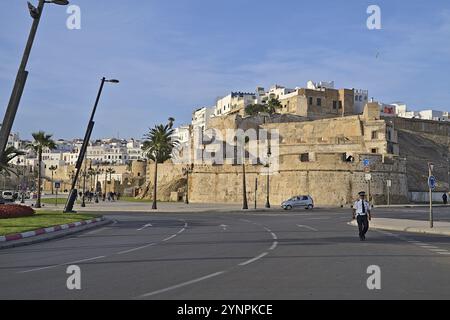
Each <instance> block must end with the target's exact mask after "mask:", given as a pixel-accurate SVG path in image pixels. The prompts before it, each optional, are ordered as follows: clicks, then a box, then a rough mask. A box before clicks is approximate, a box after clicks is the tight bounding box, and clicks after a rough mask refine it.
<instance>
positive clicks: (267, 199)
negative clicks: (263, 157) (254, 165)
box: [266, 147, 272, 208]
mask: <svg viewBox="0 0 450 320" xmlns="http://www.w3.org/2000/svg"><path fill="white" fill-rule="evenodd" d="M271 156H272V152H271V151H270V147H269V149H268V150H267V197H266V208H270V201H269V194H270V185H269V182H270V157H271Z"/></svg>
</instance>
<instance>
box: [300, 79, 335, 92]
mask: <svg viewBox="0 0 450 320" xmlns="http://www.w3.org/2000/svg"><path fill="white" fill-rule="evenodd" d="M306 89H311V90H319V89H334V81H320V82H314V81H311V80H309V81H308V82H307V83H306Z"/></svg>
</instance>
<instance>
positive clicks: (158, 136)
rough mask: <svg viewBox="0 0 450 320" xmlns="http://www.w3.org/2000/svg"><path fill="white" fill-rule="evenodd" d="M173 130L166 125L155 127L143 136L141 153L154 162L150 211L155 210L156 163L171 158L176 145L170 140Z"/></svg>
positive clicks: (176, 142) (174, 141)
mask: <svg viewBox="0 0 450 320" xmlns="http://www.w3.org/2000/svg"><path fill="white" fill-rule="evenodd" d="M173 133H174V129H172V127H171V126H170V124H167V125H162V124H160V125H157V126H155V128H153V129H150V131H149V132H148V133H147V134H145V135H144V139H145V141H144V143H143V147H142V151H143V152H144V155H145V156H146V157H147V158H148V159H150V160H153V161H154V162H155V175H154V182H153V204H152V209H153V210H155V209H157V205H156V195H157V181H158V163H164V162H165V161H167V160H169V159H170V158H171V157H172V151H173V148H175V147H176V146H177V145H178V141H176V140H174V139H172V136H173Z"/></svg>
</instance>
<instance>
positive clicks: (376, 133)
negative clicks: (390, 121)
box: [372, 131, 378, 140]
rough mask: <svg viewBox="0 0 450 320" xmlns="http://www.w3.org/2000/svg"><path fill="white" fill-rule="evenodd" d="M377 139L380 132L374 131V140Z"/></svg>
mask: <svg viewBox="0 0 450 320" xmlns="http://www.w3.org/2000/svg"><path fill="white" fill-rule="evenodd" d="M376 139H378V132H377V131H372V140H376Z"/></svg>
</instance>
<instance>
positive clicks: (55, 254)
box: [0, 208, 450, 300]
mask: <svg viewBox="0 0 450 320" xmlns="http://www.w3.org/2000/svg"><path fill="white" fill-rule="evenodd" d="M426 210H427V209H426V208H414V209H400V208H399V209H378V210H377V211H376V214H377V215H378V216H383V217H396V218H400V217H406V218H411V215H414V216H415V217H419V216H420V217H422V216H425V217H426ZM436 212H437V215H438V216H439V217H440V218H442V219H446V214H447V213H448V212H449V211H448V209H447V208H439V209H436ZM105 215H106V216H107V217H108V218H110V219H112V220H114V223H113V224H110V225H108V226H106V227H102V228H99V229H95V230H91V231H88V232H85V233H80V234H77V235H72V236H69V237H66V238H62V239H59V240H53V241H50V242H45V243H40V244H34V245H30V246H25V247H19V248H12V249H5V250H1V251H0V269H1V272H0V287H1V288H2V290H0V299H182V300H184V299H221V300H222V299H273V300H276V299H449V298H450V272H449V271H450V239H449V238H448V237H441V236H427V235H419V234H406V233H400V232H384V231H375V230H371V231H370V232H369V234H368V240H367V241H366V242H360V241H359V239H358V236H357V232H356V229H355V227H352V226H349V225H348V224H347V223H348V222H349V220H350V219H349V210H348V209H347V210H345V209H333V210H332V209H315V210H313V211H306V210H299V211H293V212H289V213H286V212H282V211H279V210H273V211H270V212H258V211H249V212H248V213H243V212H230V213H226V212H211V213H197V214H195V213H189V214H186V213H163V214H162V213H157V214H149V213H136V212H134V213H133V212H128V213H127V212H120V213H118V212H111V213H105ZM69 265H77V266H79V267H80V268H81V286H82V287H81V290H68V289H67V287H66V281H67V278H68V277H69V275H68V274H67V273H66V269H67V267H68V266H69ZM372 265H376V266H379V267H380V270H381V289H380V290H369V289H368V288H367V285H366V282H367V279H368V277H369V276H370V275H369V274H367V268H368V267H369V266H372Z"/></svg>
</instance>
